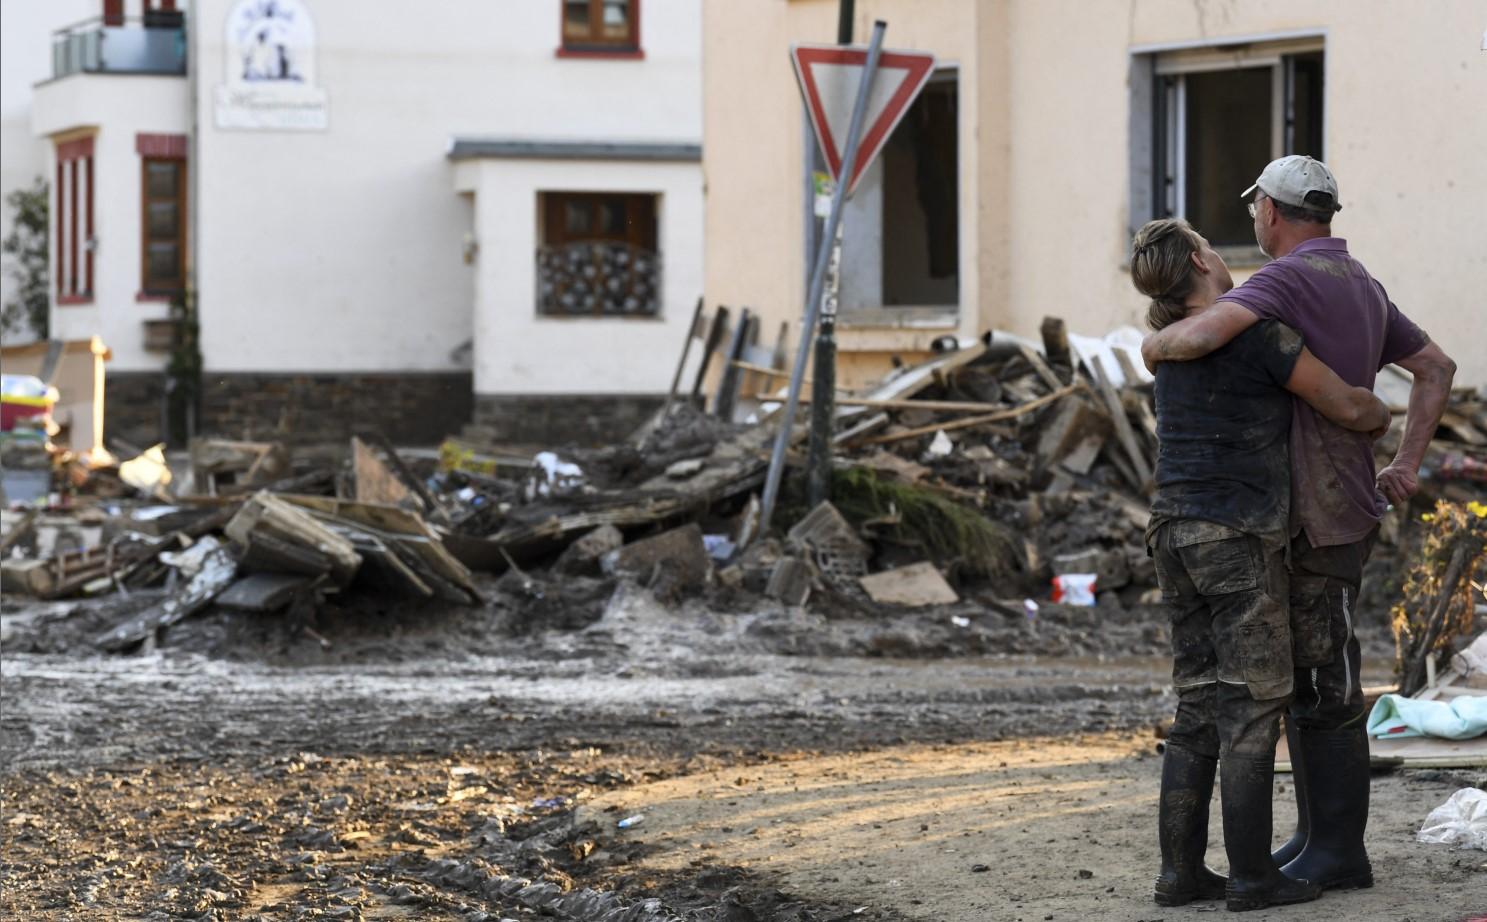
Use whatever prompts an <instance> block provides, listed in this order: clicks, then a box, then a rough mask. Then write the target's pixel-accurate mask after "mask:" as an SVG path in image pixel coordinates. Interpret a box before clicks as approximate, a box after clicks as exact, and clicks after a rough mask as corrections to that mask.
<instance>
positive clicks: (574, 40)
mask: <svg viewBox="0 0 1487 922" xmlns="http://www.w3.org/2000/svg"><path fill="white" fill-rule="evenodd" d="M639 6H640V3H639V0H563V49H564V50H566V51H580V52H582V51H598V52H613V51H638V50H639V49H640V28H639V18H640V10H639Z"/></svg>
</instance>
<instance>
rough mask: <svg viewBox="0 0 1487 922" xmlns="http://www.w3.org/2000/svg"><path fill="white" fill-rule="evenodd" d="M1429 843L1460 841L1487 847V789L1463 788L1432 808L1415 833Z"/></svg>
mask: <svg viewBox="0 0 1487 922" xmlns="http://www.w3.org/2000/svg"><path fill="white" fill-rule="evenodd" d="M1416 838H1417V839H1419V840H1420V841H1421V842H1424V843H1426V844H1428V845H1458V846H1460V847H1461V848H1480V849H1482V850H1483V851H1487V791H1483V790H1482V789H1480V788H1462V789H1461V790H1459V791H1457V792H1456V793H1455V794H1452V795H1451V796H1450V797H1449V798H1448V799H1447V800H1446V802H1445V803H1443V804H1441V805H1440V806H1439V807H1436V808H1435V809H1434V810H1431V811H1430V815H1429V816H1427V817H1425V825H1424V826H1421V827H1420V834H1419V835H1418V836H1416Z"/></svg>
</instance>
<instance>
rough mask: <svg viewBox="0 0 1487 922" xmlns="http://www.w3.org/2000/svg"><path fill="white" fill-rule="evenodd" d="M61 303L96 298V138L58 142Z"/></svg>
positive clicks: (57, 257) (57, 264) (54, 264)
mask: <svg viewBox="0 0 1487 922" xmlns="http://www.w3.org/2000/svg"><path fill="white" fill-rule="evenodd" d="M55 201H56V203H57V210H56V220H55V222H54V223H55V224H56V228H57V250H56V254H55V256H54V258H53V260H52V267H53V269H54V270H55V271H56V273H57V303H58V304H86V303H88V302H90V301H92V300H93V250H94V249H95V248H96V246H97V241H96V240H95V239H94V237H93V137H92V136H91V135H89V136H88V137H85V138H76V139H74V140H71V141H64V142H62V143H60V144H58V145H57V187H56V199H55Z"/></svg>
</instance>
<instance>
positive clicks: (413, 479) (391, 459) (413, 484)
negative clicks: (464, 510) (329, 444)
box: [360, 432, 449, 525]
mask: <svg viewBox="0 0 1487 922" xmlns="http://www.w3.org/2000/svg"><path fill="white" fill-rule="evenodd" d="M360 438H361V439H363V440H364V441H366V442H368V443H370V444H372V445H375V446H377V447H378V448H380V449H382V452H383V454H384V455H385V456H386V458H387V463H388V464H389V465H391V466H392V469H393V470H394V471H395V472H397V475H398V477H399V478H401V479H402V482H403V485H404V486H406V487H408V488H409V489H410V490H412V491H413V492H414V493H416V494H417V495H418V498H419V499H420V500H422V501H423V510H424V512H425V514H427V515H428V516H429V517H431V518H433V519H435V520H436V521H438V522H441V523H443V524H445V525H448V524H449V512H448V511H447V510H446V509H445V508H444V505H443V504H442V503H440V502H439V500H438V499H436V498H435V497H434V495H433V494H432V493H430V492H429V491H428V489H427V488H426V487H425V486H424V485H423V481H421V480H419V479H418V475H417V474H415V473H413V471H412V470H411V469H410V468H409V467H408V465H407V464H406V463H404V461H403V459H402V458H401V457H399V455H398V450H397V449H396V448H394V447H393V444H392V442H390V441H388V438H387V436H385V435H383V434H382V433H380V432H368V433H363V434H362V435H361V436H360Z"/></svg>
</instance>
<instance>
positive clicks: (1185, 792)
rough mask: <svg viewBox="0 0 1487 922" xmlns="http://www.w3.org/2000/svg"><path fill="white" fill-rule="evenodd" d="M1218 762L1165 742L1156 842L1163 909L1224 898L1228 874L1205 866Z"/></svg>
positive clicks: (1158, 889)
mask: <svg viewBox="0 0 1487 922" xmlns="http://www.w3.org/2000/svg"><path fill="white" fill-rule="evenodd" d="M1217 768H1218V760H1217V759H1215V758H1213V757H1212V756H1203V755H1199V754H1198V753H1196V752H1192V751H1190V750H1188V749H1186V748H1184V747H1182V746H1174V745H1172V744H1171V743H1170V742H1169V743H1168V744H1167V754H1166V755H1165V756H1164V757H1163V758H1162V797H1161V801H1160V802H1159V805H1158V807H1157V839H1158V841H1159V842H1160V843H1161V846H1162V872H1161V873H1160V874H1159V875H1157V882H1156V887H1155V892H1154V894H1153V896H1154V898H1155V899H1156V901H1157V905H1159V906H1186V905H1187V904H1188V903H1191V902H1192V901H1193V900H1221V899H1223V898H1224V876H1223V875H1222V874H1218V873H1216V872H1214V871H1212V870H1210V869H1209V868H1208V867H1207V866H1206V865H1205V864H1204V863H1203V853H1204V852H1205V851H1206V850H1207V849H1208V805H1209V803H1210V801H1211V800H1212V799H1213V776H1214V772H1215V771H1216V770H1217Z"/></svg>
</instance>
